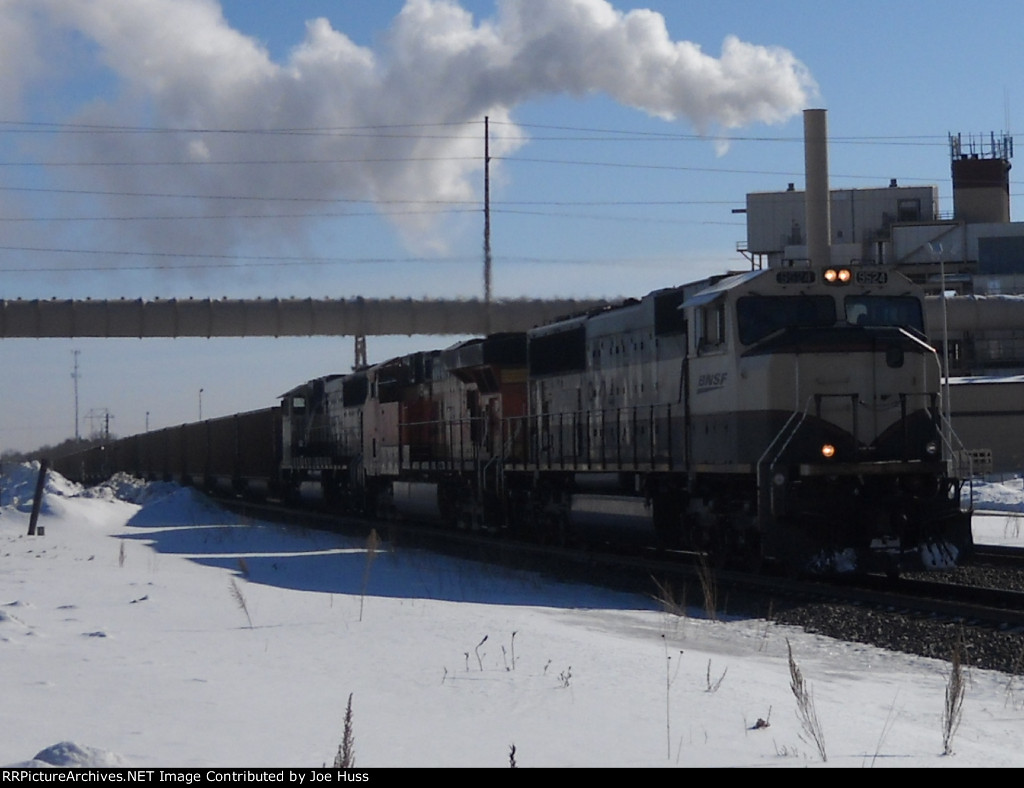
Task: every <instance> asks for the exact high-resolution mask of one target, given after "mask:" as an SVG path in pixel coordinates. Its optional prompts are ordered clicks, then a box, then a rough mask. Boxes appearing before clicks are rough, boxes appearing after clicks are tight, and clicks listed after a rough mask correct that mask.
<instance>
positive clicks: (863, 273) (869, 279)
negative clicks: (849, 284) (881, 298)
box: [853, 268, 889, 285]
mask: <svg viewBox="0 0 1024 788" xmlns="http://www.w3.org/2000/svg"><path fill="white" fill-rule="evenodd" d="M853 276H854V281H856V282H857V284H859V285H884V284H885V283H886V282H888V281H889V272H888V271H878V270H874V269H863V268H858V269H857V270H856V271H854V274H853Z"/></svg>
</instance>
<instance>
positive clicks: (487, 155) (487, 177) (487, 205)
mask: <svg viewBox="0 0 1024 788" xmlns="http://www.w3.org/2000/svg"><path fill="white" fill-rule="evenodd" d="M490 124H491V120H490V118H489V117H488V116H486V115H485V116H484V309H486V310H487V333H490V331H491V131H490V129H491V125H490Z"/></svg>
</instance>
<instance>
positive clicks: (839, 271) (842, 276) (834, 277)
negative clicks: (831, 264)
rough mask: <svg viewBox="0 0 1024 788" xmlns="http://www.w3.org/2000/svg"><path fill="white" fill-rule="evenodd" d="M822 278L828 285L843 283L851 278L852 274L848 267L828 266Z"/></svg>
mask: <svg viewBox="0 0 1024 788" xmlns="http://www.w3.org/2000/svg"><path fill="white" fill-rule="evenodd" d="M824 279H825V281H826V282H827V283H828V284H830V285H845V284H849V283H850V280H851V279H853V274H852V273H850V269H849V268H828V269H826V270H825V274H824Z"/></svg>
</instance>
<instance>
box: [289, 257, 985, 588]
mask: <svg viewBox="0 0 1024 788" xmlns="http://www.w3.org/2000/svg"><path fill="white" fill-rule="evenodd" d="M940 394H941V392H940V365H939V360H938V358H937V355H936V352H935V350H934V349H933V348H932V347H931V346H930V345H929V344H928V342H927V340H926V335H925V326H924V322H923V309H922V296H921V293H920V292H919V291H917V290H916V289H915V288H914V286H912V285H911V284H910V283H909V282H908V281H907V280H906V279H905V278H904V277H903V276H902V275H900V274H898V273H895V272H893V271H891V270H888V269H885V268H881V267H877V266H873V267H864V268H856V267H845V268H828V269H816V268H812V267H803V268H782V269H770V270H758V271H751V272H747V273H741V274H735V275H727V276H723V277H716V278H713V279H709V280H704V281H701V282H697V283H694V284H691V285H686V286H683V287H677V288H670V289H665V290H660V291H657V292H654V293H651V294H649V295H648V296H646V297H644V298H642V299H640V300H637V301H631V302H628V303H625V304H620V305H615V306H609V307H607V308H606V309H602V310H598V311H596V312H592V313H589V314H583V315H578V316H574V317H570V318H567V319H565V320H562V321H560V322H557V323H554V324H551V325H546V326H542V327H538V328H535V329H533V330H531V331H529V332H527V333H526V334H508V335H500V336H493V337H487V338H483V339H477V340H472V341H470V342H465V343H461V344H459V345H456V346H454V347H451V348H448V349H446V350H443V351H430V352H422V353H414V354H411V355H409V356H403V357H401V358H398V359H392V360H390V361H388V362H385V363H383V364H380V365H376V366H373V367H370V368H368V369H366V370H361V371H359V372H356V373H353V374H352V375H343V376H334V377H330V378H323V379H320V380H317V381H311V382H310V383H307V384H305V385H303V386H301V387H299V388H298V389H296V390H295V391H293V392H290V393H289V394H288V395H287V396H285V397H284V400H283V420H284V427H283V432H284V439H283V445H282V449H283V454H282V462H281V468H282V483H283V485H284V487H285V488H286V489H287V490H290V491H291V492H292V494H297V493H299V492H300V491H301V490H302V489H304V488H305V489H308V488H309V487H310V486H311V485H312V486H313V487H314V488H315V490H316V492H317V493H318V494H322V495H323V496H324V497H326V498H327V499H328V500H331V501H339V502H344V503H346V504H347V505H349V506H351V507H353V508H356V509H362V510H368V511H372V512H373V513H375V514H378V515H380V516H400V517H405V518H409V519H427V520H435V521H442V522H450V523H453V524H457V525H459V526H462V527H479V528H493V529H513V530H521V531H529V532H531V533H533V534H536V535H539V536H540V537H542V538H547V539H552V540H558V541H562V542H574V541H596V540H605V539H621V538H628V539H631V540H634V541H635V540H640V541H643V542H645V543H649V544H657V545H659V546H662V547H665V548H682V549H692V550H700V551H705V552H707V553H709V554H711V555H713V556H716V557H717V558H721V559H722V560H732V559H739V560H742V561H744V562H746V563H749V564H758V563H760V561H761V560H762V559H763V558H765V557H767V558H771V559H776V560H779V561H781V562H783V563H784V564H786V565H788V566H791V567H794V568H797V569H800V570H812V571H845V570H857V569H860V570H878V569H881V570H884V571H888V572H898V571H899V570H900V569H905V568H909V567H915V568H916V567H921V566H924V567H933V566H949V565H952V564H956V563H960V562H962V561H964V560H965V559H966V557H967V556H968V555H969V554H970V552H971V548H972V538H971V526H970V503H969V500H967V501H965V502H964V503H962V502H961V499H962V498H967V497H968V496H969V491H967V492H966V493H965V491H964V490H963V486H964V483H963V481H962V480H961V479H960V478H958V475H957V474H955V473H953V472H952V467H951V465H952V463H951V459H952V458H953V457H954V456H956V453H955V452H954V451H953V447H952V446H951V445H950V438H949V436H950V434H951V433H950V431H949V430H946V429H944V423H943V417H942V408H941V396H940Z"/></svg>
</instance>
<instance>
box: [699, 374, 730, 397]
mask: <svg viewBox="0 0 1024 788" xmlns="http://www.w3.org/2000/svg"><path fill="white" fill-rule="evenodd" d="M728 378H729V373H728V372H709V373H707V374H705V375H701V376H700V377H699V378H697V393H698V394H703V393H704V392H705V391H711V390H712V389H720V388H722V386H724V385H725V381H726V380H728Z"/></svg>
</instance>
